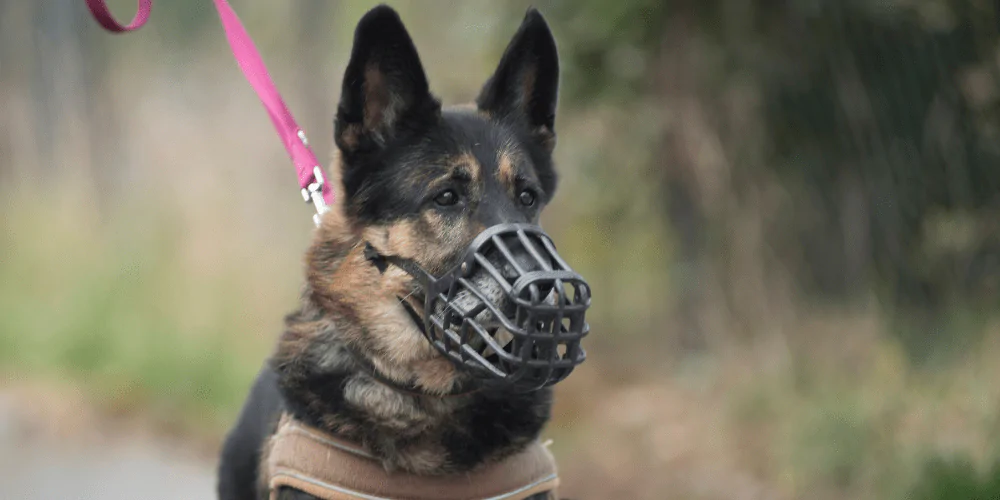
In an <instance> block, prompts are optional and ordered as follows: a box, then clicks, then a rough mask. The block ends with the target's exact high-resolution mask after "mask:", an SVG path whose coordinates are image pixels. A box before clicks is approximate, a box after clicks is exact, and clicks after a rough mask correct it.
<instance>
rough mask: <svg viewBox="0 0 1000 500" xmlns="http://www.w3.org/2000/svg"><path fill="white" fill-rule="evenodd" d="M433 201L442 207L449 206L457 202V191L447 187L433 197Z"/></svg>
mask: <svg viewBox="0 0 1000 500" xmlns="http://www.w3.org/2000/svg"><path fill="white" fill-rule="evenodd" d="M434 203H437V204H438V205H440V206H442V207H450V206H452V205H454V204H456V203H458V193H456V192H455V190H454V189H449V190H447V191H444V192H442V193H441V194H439V195H437V196H435V197H434Z"/></svg>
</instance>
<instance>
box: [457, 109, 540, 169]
mask: <svg viewBox="0 0 1000 500" xmlns="http://www.w3.org/2000/svg"><path fill="white" fill-rule="evenodd" d="M443 118H444V125H445V127H444V129H445V133H446V134H447V135H448V138H449V140H450V141H453V142H452V144H453V148H451V150H452V154H454V155H457V156H458V157H459V158H466V159H467V161H466V163H473V162H474V163H475V165H470V166H471V167H475V168H480V169H482V173H485V174H487V175H489V176H496V174H497V173H498V172H499V171H500V170H502V169H505V168H510V167H511V166H514V165H518V166H520V167H522V168H523V167H529V165H527V164H524V163H525V162H526V157H525V155H524V154H522V151H521V147H520V144H519V142H518V139H517V135H516V134H515V132H514V131H513V130H512V129H511V128H510V127H507V126H505V125H504V124H503V123H502V122H498V121H495V120H493V119H491V118H490V117H488V116H486V115H483V114H482V113H479V112H477V111H469V110H465V109H459V110H453V111H446V112H445V113H444V114H443ZM468 160H474V161H468Z"/></svg>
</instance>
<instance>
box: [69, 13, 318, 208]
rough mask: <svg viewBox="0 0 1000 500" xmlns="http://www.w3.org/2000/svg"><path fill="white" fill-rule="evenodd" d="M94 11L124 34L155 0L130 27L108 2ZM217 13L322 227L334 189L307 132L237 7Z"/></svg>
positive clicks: (142, 20)
mask: <svg viewBox="0 0 1000 500" xmlns="http://www.w3.org/2000/svg"><path fill="white" fill-rule="evenodd" d="M86 1H87V6H88V7H89V8H90V12H91V13H92V14H93V15H94V19H96V20H97V22H98V23H99V24H100V25H101V26H102V27H104V29H106V30H108V31H110V32H112V33H122V32H127V31H134V30H137V29H139V28H141V27H142V26H143V25H144V24H146V21H148V20H149V12H150V9H151V7H152V4H153V0H138V1H139V11H138V13H137V14H136V15H135V18H134V19H133V20H132V22H131V23H129V24H128V25H126V26H123V25H121V24H119V23H118V22H117V21H115V19H114V17H113V16H112V15H111V12H110V11H109V10H108V6H107V3H106V2H105V0H86ZM214 4H215V10H216V11H217V12H218V13H219V21H221V23H222V28H223V30H224V31H225V33H226V40H227V41H228V42H229V48H230V49H231V50H232V52H233V57H235V58H236V64H237V65H239V67H240V70H241V71H242V72H243V76H244V77H245V78H246V79H247V82H249V83H250V87H252V88H253V90H254V92H255V93H256V94H257V97H258V98H259V99H260V102H261V104H263V105H264V109H266V110H267V114H268V116H270V117H271V122H272V123H273V124H274V128H275V131H277V133H278V136H279V137H280V138H281V142H282V143H283V144H284V146H285V150H286V151H287V152H288V156H289V157H290V158H291V159H292V163H293V164H294V165H295V170H296V172H297V173H298V178H299V187H301V188H302V197H303V198H304V199H305V201H306V202H307V203H312V204H313V205H314V206H315V208H316V215H314V216H313V222H315V223H316V225H317V226H318V225H319V222H320V216H322V215H323V213H325V212H327V211H328V210H329V206H330V205H332V204H333V190H332V189H331V188H330V184H329V183H328V182H326V181H325V180H324V178H323V171H322V169H321V168H320V165H319V161H318V160H317V159H316V155H315V154H314V153H313V152H312V149H311V148H310V147H309V140H308V139H307V138H306V134H305V132H304V131H303V130H302V128H300V127H299V125H298V123H296V121H295V118H294V117H293V116H292V113H291V111H289V110H288V106H287V105H285V101H284V100H283V99H282V98H281V94H280V93H279V92H278V88H277V87H276V86H275V85H274V81H272V80H271V75H270V74H269V73H268V72H267V67H266V66H265V65H264V61H263V59H261V57H260V52H258V51H257V47H255V46H254V43H253V40H252V39H251V38H250V35H249V34H248V33H247V31H246V29H245V28H244V27H243V23H241V22H240V18H239V17H238V16H237V15H236V12H235V11H233V8H232V7H231V6H230V5H229V2H227V1H226V0H214Z"/></svg>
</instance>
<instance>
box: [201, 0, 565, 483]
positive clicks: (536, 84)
mask: <svg viewBox="0 0 1000 500" xmlns="http://www.w3.org/2000/svg"><path fill="white" fill-rule="evenodd" d="M558 80H559V60H558V55H557V52H556V44H555V40H554V39H553V37H552V33H551V32H550V30H549V27H548V25H547V23H546V22H545V20H544V18H543V17H542V15H541V14H540V13H539V12H538V11H536V10H534V9H530V10H529V11H528V12H527V14H526V16H525V18H524V21H523V22H522V24H521V26H520V28H519V29H518V31H517V33H516V34H515V35H514V37H513V39H512V40H511V42H510V44H509V45H508V47H507V49H506V51H505V53H504V54H503V56H502V58H501V60H500V63H499V66H498V67H497V69H496V71H495V73H494V74H493V75H492V76H491V77H490V78H489V79H488V80H487V81H486V83H485V85H484V86H483V88H482V90H481V92H480V94H479V96H478V97H477V99H476V102H475V104H472V105H466V106H459V107H450V108H442V106H441V103H440V101H439V100H438V99H437V98H436V97H434V96H433V95H432V94H431V93H430V91H429V89H428V83H427V77H426V76H425V74H424V70H423V67H422V65H421V62H420V58H419V57H418V55H417V50H416V48H415V47H414V44H413V42H412V40H411V39H410V36H409V34H408V33H407V31H406V28H405V27H404V26H403V23H402V21H401V20H400V18H399V16H398V14H397V13H396V12H395V11H394V10H393V9H391V8H390V7H387V6H384V5H380V6H378V7H375V8H374V9H372V10H371V11H369V12H368V13H367V14H365V15H364V17H363V18H362V19H361V20H360V22H359V23H358V26H357V29H356V32H355V37H354V46H353V49H352V53H351V58H350V62H349V63H348V66H347V68H346V72H345V75H344V79H343V88H342V93H341V100H340V103H339V106H338V109H337V115H336V118H335V139H336V140H335V142H336V150H335V152H334V156H333V162H332V167H331V169H330V174H331V175H330V182H332V186H333V189H334V192H335V196H336V201H335V206H333V207H332V209H331V211H330V212H328V213H326V214H325V215H324V216H323V219H322V221H321V223H320V226H319V228H318V229H317V231H316V235H315V240H314V241H313V243H312V245H311V247H310V248H309V250H308V252H307V256H306V283H305V286H304V291H303V294H302V303H301V307H300V308H299V309H298V310H297V311H295V312H293V313H291V314H289V315H288V316H287V317H286V318H285V324H286V327H285V331H284V332H283V334H282V335H281V337H280V340H279V341H278V344H277V347H276V349H275V352H274V353H273V355H272V356H271V358H270V359H269V360H268V362H267V363H266V364H265V366H264V368H263V369H262V370H261V372H260V373H259V375H258V377H257V379H256V381H255V382H254V384H253V387H252V389H251V390H250V395H249V398H248V400H247V402H246V403H245V406H244V408H243V410H242V412H241V414H240V416H239V419H238V421H237V423H236V425H235V427H234V428H233V429H232V430H231V431H230V433H229V435H228V437H227V438H226V441H225V443H224V446H223V449H222V453H221V462H220V466H219V482H218V493H219V497H220V498H221V499H222V500H237V499H238V500H246V499H252V498H267V495H268V492H267V487H266V485H262V484H261V482H262V480H261V478H260V477H258V476H260V474H259V473H258V472H259V464H260V463H261V460H262V459H264V457H262V455H263V454H264V452H263V451H262V449H263V448H264V444H265V443H266V442H267V440H268V438H269V437H270V436H271V435H272V434H273V433H274V432H275V427H276V422H277V420H278V417H279V415H280V414H281V413H282V412H288V413H290V414H291V415H294V416H295V417H296V418H297V419H299V420H300V421H302V422H305V423H307V424H309V425H311V426H314V427H316V428H319V429H323V430H325V431H327V432H329V433H332V434H335V435H337V436H341V437H343V438H345V439H347V440H351V441H354V442H357V443H360V444H361V445H362V446H363V447H364V448H365V449H366V450H367V451H369V452H370V453H371V454H372V455H374V456H375V457H377V459H378V460H380V461H381V462H382V464H383V465H384V467H385V468H387V469H389V470H403V471H409V472H412V473H414V474H420V475H442V474H458V473H463V472H467V471H470V470H472V469H474V468H476V467H477V466H479V465H481V464H484V463H486V462H489V461H492V460H496V459H499V458H503V457H506V456H510V455H511V454H513V453H516V452H518V451H520V450H522V449H524V448H525V447H526V446H527V445H528V444H529V443H531V442H534V441H535V440H536V438H537V437H538V435H539V433H540V431H541V430H542V428H543V426H544V425H545V423H546V422H547V420H548V418H549V415H550V408H551V403H552V393H551V389H549V388H544V389H541V390H537V391H533V392H526V393H524V392H514V391H505V390H502V389H493V390H480V391H476V392H472V393H468V394H464V395H457V396H455V395H453V391H454V390H455V389H456V388H458V387H462V386H463V385H464V384H467V383H468V380H467V379H466V377H467V375H466V374H465V373H463V371H462V370H459V369H458V368H457V367H456V365H455V364H453V363H452V362H451V361H449V360H448V359H446V358H445V357H444V356H443V355H442V354H441V353H440V352H438V351H437V350H435V349H434V348H433V347H432V345H431V344H430V343H429V342H428V340H427V339H426V338H425V337H424V335H423V334H422V333H421V330H420V329H419V327H418V326H417V324H416V323H415V319H414V318H413V316H412V314H409V313H408V311H407V310H405V309H404V308H403V307H401V301H403V300H412V298H410V295H413V292H414V291H415V289H416V288H417V284H416V283H415V281H414V280H413V278H412V277H411V276H410V275H408V274H406V273H403V272H399V270H395V269H391V268H390V269H388V270H386V269H381V270H380V269H379V268H378V266H375V265H373V264H372V262H371V260H370V259H369V258H366V255H365V250H366V245H371V246H372V247H374V248H375V249H376V250H377V251H378V252H380V253H383V254H392V255H400V256H403V257H405V258H408V259H412V260H413V261H414V262H416V263H418V264H419V265H420V266H421V267H423V268H424V269H427V270H430V271H433V272H441V271H443V270H445V269H448V268H449V266H453V265H454V263H455V261H456V256H460V255H461V254H462V252H463V251H464V250H465V249H466V247H467V246H468V245H469V244H470V241H472V239H473V238H475V237H476V235H477V234H479V233H480V232H481V231H483V230H484V229H485V228H488V227H490V226H493V225H496V224H500V223H512V222H513V223H537V221H538V218H539V215H540V213H541V211H542V209H543V208H544V207H545V206H546V204H547V203H548V202H549V201H550V200H551V199H552V196H553V193H554V192H555V188H556V173H555V171H554V168H553V162H552V151H553V147H554V146H555V137H556V136H555V129H554V121H555V110H556V96H557V91H558ZM489 293H493V292H489ZM416 310H420V309H419V306H417V309H416ZM373 371H374V372H376V373H377V374H378V376H375V375H373ZM386 379H388V380H389V381H391V382H393V383H390V384H387V383H385V382H386ZM397 384H399V385H406V386H408V387H412V388H413V389H414V391H402V390H400V389H399V387H398V386H397ZM446 396H447V397H446ZM549 497H550V496H549V495H548V494H547V493H542V494H540V495H538V496H537V497H534V498H539V499H545V498H549ZM278 498H281V499H313V498H315V497H313V496H310V495H308V494H305V493H303V492H299V491H293V490H283V491H280V492H279V494H278Z"/></svg>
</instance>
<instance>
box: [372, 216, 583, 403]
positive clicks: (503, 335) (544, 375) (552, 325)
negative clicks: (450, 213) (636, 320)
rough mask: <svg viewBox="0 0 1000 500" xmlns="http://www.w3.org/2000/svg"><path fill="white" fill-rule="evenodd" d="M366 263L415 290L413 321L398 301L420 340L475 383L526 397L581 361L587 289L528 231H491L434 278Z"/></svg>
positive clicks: (517, 227)
mask: <svg viewBox="0 0 1000 500" xmlns="http://www.w3.org/2000/svg"><path fill="white" fill-rule="evenodd" d="M366 253H367V255H368V258H369V259H370V260H372V261H373V262H375V263H376V264H377V265H381V266H385V264H386V263H388V264H392V265H395V266H397V267H399V268H401V269H402V270H404V271H406V272H407V273H408V274H410V275H411V276H413V277H414V278H416V279H417V281H418V282H419V283H420V285H421V287H422V288H423V293H424V297H423V304H424V311H423V314H422V315H418V314H417V313H416V311H413V310H412V307H411V306H410V305H409V303H408V302H407V301H405V300H403V301H402V303H403V306H404V307H406V308H407V309H408V310H409V312H410V314H411V315H412V316H414V321H415V322H416V323H417V324H418V325H420V326H422V331H423V333H424V335H425V336H426V337H427V340H429V341H430V342H431V344H432V345H433V346H434V347H435V348H436V349H437V350H438V351H439V352H441V353H442V354H443V355H445V356H446V357H447V358H448V359H450V360H451V361H452V362H454V363H455V364H456V365H457V366H458V367H460V368H462V369H464V370H466V371H468V372H470V373H471V374H473V375H474V376H475V377H476V378H477V379H479V380H480V382H482V383H486V384H495V385H500V386H506V387H510V388H514V389H522V390H534V389H540V388H542V387H546V386H549V385H552V384H555V383H556V382H559V381H560V380H562V379H564V378H566V376H567V375H569V374H570V372H571V371H573V368H575V367H576V366H577V365H579V364H580V363H583V361H584V359H586V353H585V352H584V350H583V347H581V346H580V341H581V339H583V337H584V336H586V335H587V333H589V331H590V327H589V325H588V324H587V322H586V320H585V318H584V315H585V313H586V311H587V309H588V308H589V307H590V286H589V285H587V282H586V281H584V279H583V277H581V276H580V275H579V274H577V273H576V272H574V271H573V270H572V269H571V268H570V267H569V265H568V264H566V262H565V261H564V260H563V259H562V258H561V257H560V256H559V254H558V253H557V252H556V248H555V245H554V244H553V243H552V239H551V238H549V236H548V235H547V234H545V231H543V230H542V228H541V227H538V226H536V225H533V224H498V225H495V226H492V227H490V228H487V229H486V230H485V231H483V232H482V233H480V234H479V236H477V237H476V238H475V239H474V240H473V241H472V243H471V244H470V245H469V248H468V250H467V251H466V253H465V255H464V256H463V257H462V260H461V261H460V262H459V263H458V264H457V265H455V267H454V268H452V269H451V270H450V271H448V272H445V273H444V274H443V275H441V276H439V277H435V276H433V275H431V274H430V273H428V272H426V271H425V270H424V269H423V268H421V267H420V266H419V265H417V264H416V263H415V262H413V261H412V260H409V259H403V258H400V257H396V256H382V255H379V254H378V253H377V251H375V249H374V248H372V247H371V246H370V245H369V246H368V247H367V248H366Z"/></svg>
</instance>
